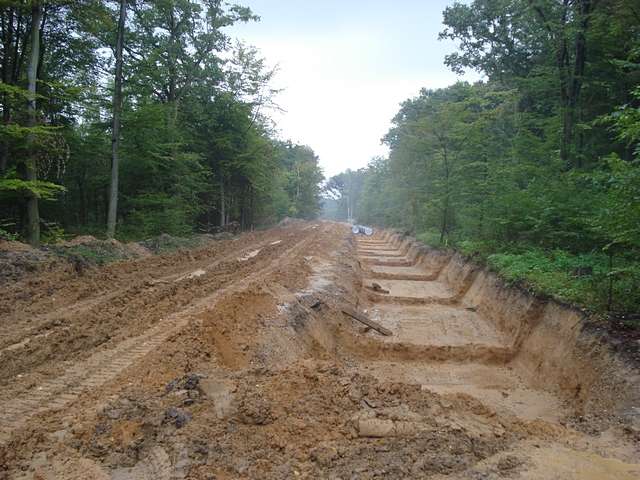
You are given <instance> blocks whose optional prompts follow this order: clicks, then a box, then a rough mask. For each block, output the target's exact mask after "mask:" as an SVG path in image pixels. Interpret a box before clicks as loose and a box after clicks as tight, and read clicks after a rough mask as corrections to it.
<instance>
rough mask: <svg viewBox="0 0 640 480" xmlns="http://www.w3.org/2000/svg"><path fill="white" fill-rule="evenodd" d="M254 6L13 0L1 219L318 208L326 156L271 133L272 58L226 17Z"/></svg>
mask: <svg viewBox="0 0 640 480" xmlns="http://www.w3.org/2000/svg"><path fill="white" fill-rule="evenodd" d="M257 20H258V18H257V17H256V16H255V15H254V14H253V13H252V12H251V11H250V10H249V9H248V8H245V7H240V6H237V5H231V4H227V3H226V2H221V1H220V0H154V1H150V0H117V1H116V0H113V1H104V0H73V1H72V0H12V1H3V2H2V3H1V4H0V28H1V35H2V39H1V42H0V74H1V78H2V83H1V84H0V104H1V106H2V124H1V125H0V235H2V236H5V237H9V238H20V239H25V240H28V241H30V243H32V244H34V245H36V244H38V242H39V241H40V238H41V236H42V237H43V238H44V240H46V241H49V240H56V239H57V238H59V237H60V236H61V235H63V234H64V232H74V233H79V232H87V233H94V234H100V235H104V234H105V233H107V223H109V231H108V233H109V235H113V233H114V232H115V231H116V226H117V235H118V236H120V237H124V238H141V237H146V236H150V235H154V234H159V233H163V232H164V233H170V234H178V235H183V234H189V233H190V232H194V231H212V230H215V229H216V228H219V227H224V226H225V225H226V224H228V223H230V222H238V223H239V224H240V225H241V227H242V228H252V227H254V226H259V225H264V224H270V223H273V222H276V221H277V220H279V219H280V218H282V217H283V216H285V215H289V216H298V217H305V218H308V217H313V216H315V215H316V214H317V213H318V210H319V208H320V187H319V183H320V182H321V181H322V180H323V176H322V172H321V170H320V168H319V165H318V158H317V156H316V155H315V154H314V152H313V151H312V150H311V149H310V148H309V147H306V146H301V145H294V144H291V143H288V142H281V141H278V140H277V139H276V136H275V133H274V125H272V123H271V122H270V121H269V120H268V118H267V117H266V115H265V114H266V113H267V111H268V110H269V109H270V108H277V107H276V106H275V105H274V95H276V94H277V92H276V91H275V90H274V89H273V87H271V86H270V82H271V79H272V77H273V75H274V71H273V70H270V69H268V68H267V67H266V65H265V62H264V59H262V58H261V57H260V56H259V54H258V53H257V51H256V49H255V48H253V47H248V46H245V45H242V44H240V43H238V42H234V41H233V40H232V39H231V38H230V37H229V36H228V35H227V34H226V33H225V29H226V28H227V27H229V26H231V25H233V24H234V23H237V22H249V21H257ZM109 212H111V215H109ZM108 220H109V222H108ZM116 221H117V223H116ZM39 230H41V231H42V235H40V232H39Z"/></svg>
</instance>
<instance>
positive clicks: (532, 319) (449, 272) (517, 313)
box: [378, 231, 640, 414]
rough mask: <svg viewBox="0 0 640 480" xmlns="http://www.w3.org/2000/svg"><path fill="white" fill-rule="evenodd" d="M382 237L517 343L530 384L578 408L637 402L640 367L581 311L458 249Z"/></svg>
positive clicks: (624, 407) (389, 234) (520, 367)
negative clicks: (510, 281) (515, 283)
mask: <svg viewBox="0 0 640 480" xmlns="http://www.w3.org/2000/svg"><path fill="white" fill-rule="evenodd" d="M378 238H380V239H384V240H386V241H388V242H390V243H391V244H392V245H393V246H394V247H395V248H398V249H399V250H400V251H401V252H402V253H405V254H406V255H407V257H408V258H409V259H410V260H411V261H412V262H414V263H415V264H416V265H417V266H419V267H421V268H423V269H424V270H425V271H426V272H427V273H429V274H432V275H433V276H434V278H437V279H438V280H439V281H442V282H444V283H446V284H448V285H449V286H450V287H451V288H452V289H453V290H454V292H456V295H457V296H458V300H459V301H460V302H461V303H462V304H463V305H465V306H467V307H472V308H474V309H475V310H476V311H477V312H478V313H479V314H480V315H481V316H483V317H484V318H486V319H487V320H489V321H490V322H492V323H493V324H494V325H495V327H496V328H497V329H498V330H499V331H500V332H501V333H502V334H503V335H504V338H505V340H506V341H507V342H508V344H509V345H510V346H511V347H512V349H513V352H514V356H513V359H512V360H511V365H512V366H513V367H514V368H516V369H517V371H518V372H519V373H520V374H521V376H522V377H523V379H525V381H527V382H528V383H529V384H530V385H531V386H532V387H534V388H540V389H544V390H547V391H551V392H553V393H555V394H556V395H558V396H560V397H562V398H565V399H566V400H568V401H571V402H572V404H573V405H575V408H576V411H577V413H580V414H584V413H590V412H595V411H602V410H608V411H611V410H616V411H618V412H620V413H625V412H626V411H629V409H633V407H634V405H638V401H639V400H640V376H639V374H638V371H637V370H636V369H634V368H633V367H631V366H630V365H627V364H626V363H625V362H624V361H623V359H621V358H620V357H618V356H617V355H616V354H615V353H614V352H613V351H612V350H611V348H610V347H609V345H608V344H607V342H606V341H605V339H604V338H603V337H601V336H599V335H597V334H595V333H593V331H592V330H591V329H588V328H586V320H587V318H586V316H585V314H584V313H583V312H581V311H580V310H578V309H576V308H573V307H571V306H567V305H563V304H561V303H559V302H557V301H554V300H548V299H541V298H538V297H536V296H535V295H533V294H531V293H529V292H526V291H524V290H522V289H520V288H517V287H512V286H508V285H506V284H505V282H504V281H502V280H501V279H500V278H499V277H498V276H497V275H496V274H495V273H493V272H491V271H489V270H488V269H487V268H485V267H483V266H481V265H479V264H477V263H475V262H473V261H471V260H469V259H466V258H465V257H463V256H462V255H461V254H459V253H455V252H452V251H446V250H441V249H435V248H431V247H427V246H425V245H423V244H422V243H420V242H418V241H417V240H415V239H413V238H411V237H408V236H406V235H403V234H401V233H398V232H395V231H385V232H384V233H382V234H381V235H380V236H379V237H378Z"/></svg>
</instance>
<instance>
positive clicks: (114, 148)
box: [107, 0, 127, 238]
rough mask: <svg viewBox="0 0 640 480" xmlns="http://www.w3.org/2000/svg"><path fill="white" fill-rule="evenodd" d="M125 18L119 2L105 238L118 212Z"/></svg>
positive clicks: (113, 228) (123, 1)
mask: <svg viewBox="0 0 640 480" xmlns="http://www.w3.org/2000/svg"><path fill="white" fill-rule="evenodd" d="M126 18H127V0H120V14H119V16H118V31H117V40H116V49H115V59H116V70H115V76H114V91H113V121H112V127H111V184H110V186H109V213H108V216H107V237H109V238H113V236H114V235H115V233H116V217H117V212H118V168H119V163H118V150H119V147H120V116H121V115H122V61H123V59H122V51H123V47H124V29H125V21H126Z"/></svg>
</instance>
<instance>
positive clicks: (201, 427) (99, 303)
mask: <svg viewBox="0 0 640 480" xmlns="http://www.w3.org/2000/svg"><path fill="white" fill-rule="evenodd" d="M21 282H22V283H19V284H15V285H11V286H8V287H7V288H6V289H5V290H4V292H3V293H8V294H9V295H12V297H11V299H10V300H8V301H6V302H5V303H4V304H3V305H4V306H3V307H2V308H4V309H5V310H4V311H5V312H7V314H8V315H10V317H8V318H10V322H3V323H2V325H0V328H1V329H2V330H1V331H2V333H3V334H5V335H8V337H0V338H1V339H4V340H3V343H2V348H3V350H2V355H6V356H5V357H3V360H4V359H9V360H10V361H8V362H7V363H3V365H5V364H6V365H9V366H8V367H7V368H6V369H3V370H2V372H1V373H2V375H1V376H0V381H1V382H2V384H3V393H2V394H0V407H1V408H2V412H3V413H1V414H0V424H2V427H3V429H2V432H1V433H0V444H1V445H2V446H0V465H1V467H0V468H1V469H0V478H3V475H4V478H11V479H13V478H23V479H47V480H48V479H58V478H61V479H67V478H69V479H75V478H78V479H80V478H82V479H101V480H103V479H113V480H126V479H136V480H137V479H149V480H151V479H207V480H209V479H211V478H217V479H244V478H246V479H249V478H251V479H283V478H309V479H311V478H313V479H315V478H332V479H338V478H342V479H346V478H349V479H370V478H434V479H445V478H447V479H462V478H483V479H502V478H520V479H549V478H562V479H571V478H576V479H578V478H594V479H595V478H618V479H623V480H631V479H634V478H638V475H639V474H640V465H638V462H637V458H639V453H640V449H639V448H638V441H639V440H640V438H639V437H638V430H636V424H635V423H634V420H633V418H635V417H633V415H630V414H632V413H633V412H634V410H633V409H632V408H633V405H634V403H633V402H634V395H633V391H634V390H633V388H634V384H633V378H632V376H631V375H632V374H633V372H634V370H632V369H627V367H626V366H625V365H623V364H622V363H621V362H620V361H619V360H618V359H616V357H615V356H614V355H611V354H610V353H608V352H607V351H606V349H604V348H599V347H597V345H598V343H597V342H596V343H592V342H591V339H590V337H589V336H588V334H587V333H586V332H584V331H582V330H581V328H580V325H581V324H580V322H581V320H580V319H579V318H578V317H573V316H571V315H573V314H571V311H570V310H567V311H565V310H563V308H564V307H562V306H558V305H556V304H553V303H541V302H539V301H538V300H536V299H533V298H531V297H529V296H527V295H526V294H524V293H523V292H520V291H517V290H512V289H509V288H506V287H505V286H504V285H502V284H501V283H500V282H499V281H498V280H497V279H496V278H495V277H493V276H492V275H491V274H490V273H489V272H485V271H483V270H481V269H479V268H478V267H477V266H475V265H472V264H470V263H468V262H466V261H465V260H464V259H462V258H461V257H457V256H451V255H450V254H447V253H445V252H439V251H435V250H430V249H427V248H425V247H422V246H420V245H418V244H416V243H414V242H412V241H411V240H410V239H406V238H402V237H400V236H397V235H395V234H392V233H391V232H384V233H382V234H377V235H376V236H375V237H373V238H370V237H366V238H360V237H359V238H354V237H353V236H352V235H351V234H350V232H349V229H348V227H347V226H345V225H340V224H335V223H298V222H295V223H292V224H291V225H288V226H283V227H281V228H277V229H272V230H269V231H266V232H261V233H257V234H250V235H243V236H241V237H240V238H239V239H236V240H229V241H225V242H219V243H217V244H214V245H211V246H207V247H205V248H202V249H199V250H193V251H189V252H181V253H177V254H172V255H164V256H161V257H148V258H144V259H140V260H137V261H133V262H124V263H121V264H117V265H111V266H108V267H105V268H102V269H99V270H95V271H90V272H87V273H85V274H84V275H83V276H78V274H77V273H73V272H66V273H60V272H51V273H50V277H47V276H44V277H42V276H41V277H39V278H35V277H33V276H32V277H31V278H29V276H28V275H27V276H26V277H25V278H24V279H23V280H21ZM30 282H33V283H30ZM374 284H376V285H377V287H376V286H375V285H374ZM114 285H115V286H116V288H114ZM45 287H46V288H50V289H52V290H51V292H49V293H41V290H42V289H43V288H45ZM21 292H26V294H24V293H21ZM3 298H4V297H3ZM345 307H349V308H351V309H355V310H357V311H359V312H360V313H361V314H364V315H366V316H367V317H368V318H369V319H370V320H372V321H374V322H377V323H378V324H380V325H381V326H384V327H385V328H387V329H388V330H390V331H391V333H392V334H391V335H390V336H386V337H385V336H382V335H380V334H379V333H377V332H376V331H375V330H371V329H369V328H368V327H366V326H365V325H363V324H361V323H359V322H356V321H355V320H353V318H351V317H348V316H345V315H344V314H343V313H342V312H343V310H344V308H345ZM568 312H569V313H568ZM621 372H623V373H621ZM625 376H626V378H625ZM605 410H606V412H605Z"/></svg>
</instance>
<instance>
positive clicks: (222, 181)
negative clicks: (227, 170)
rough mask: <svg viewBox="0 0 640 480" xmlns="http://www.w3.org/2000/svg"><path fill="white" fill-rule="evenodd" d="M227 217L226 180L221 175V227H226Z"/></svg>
mask: <svg viewBox="0 0 640 480" xmlns="http://www.w3.org/2000/svg"><path fill="white" fill-rule="evenodd" d="M225 220H226V216H225V208H224V178H223V177H222V175H220V226H221V227H224V226H225V225H226V222H225Z"/></svg>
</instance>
